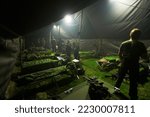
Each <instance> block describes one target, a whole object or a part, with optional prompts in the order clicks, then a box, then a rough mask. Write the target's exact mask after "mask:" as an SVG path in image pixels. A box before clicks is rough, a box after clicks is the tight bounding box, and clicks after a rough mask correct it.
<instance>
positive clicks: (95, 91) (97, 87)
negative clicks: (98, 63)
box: [87, 77, 111, 100]
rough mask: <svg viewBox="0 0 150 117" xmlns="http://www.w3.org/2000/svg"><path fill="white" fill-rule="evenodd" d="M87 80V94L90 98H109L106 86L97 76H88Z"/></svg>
mask: <svg viewBox="0 0 150 117" xmlns="http://www.w3.org/2000/svg"><path fill="white" fill-rule="evenodd" d="M87 80H88V82H89V83H90V86H89V90H88V94H89V96H90V99H92V100H105V99H109V97H110V96H111V95H110V92H109V91H108V88H107V87H105V86H103V84H104V83H103V82H99V81H98V80H97V78H95V77H94V78H88V79H87Z"/></svg>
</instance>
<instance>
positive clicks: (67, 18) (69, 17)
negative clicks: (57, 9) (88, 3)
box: [65, 15, 72, 24]
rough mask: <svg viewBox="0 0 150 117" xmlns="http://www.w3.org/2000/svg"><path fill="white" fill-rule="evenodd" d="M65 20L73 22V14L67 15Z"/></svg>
mask: <svg viewBox="0 0 150 117" xmlns="http://www.w3.org/2000/svg"><path fill="white" fill-rule="evenodd" d="M65 22H66V23H68V24H69V23H71V22H72V17H71V15H66V16H65Z"/></svg>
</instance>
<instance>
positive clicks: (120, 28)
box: [26, 0, 150, 44]
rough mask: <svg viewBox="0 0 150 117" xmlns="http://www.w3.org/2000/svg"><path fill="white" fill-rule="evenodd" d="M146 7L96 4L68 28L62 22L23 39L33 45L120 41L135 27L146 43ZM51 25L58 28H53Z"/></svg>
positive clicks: (137, 2) (138, 2) (130, 0)
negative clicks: (50, 40)
mask: <svg viewBox="0 0 150 117" xmlns="http://www.w3.org/2000/svg"><path fill="white" fill-rule="evenodd" d="M149 6H150V1H149V0H116V1H115V0H98V1H97V2H95V3H94V4H92V5H90V6H88V7H86V8H84V9H82V10H80V11H78V12H76V13H74V14H72V15H71V17H72V18H73V21H72V22H71V23H70V24H67V23H66V22H65V18H62V19H60V20H59V21H57V22H55V23H53V24H51V25H49V26H47V27H45V28H43V29H40V30H38V31H35V32H34V33H30V34H28V35H26V41H27V42H28V44H31V40H35V41H36V39H37V38H43V37H44V38H46V39H47V38H55V39H57V40H58V39H109V40H119V41H120V40H121V41H123V40H127V39H128V38H129V32H130V30H131V29H132V28H135V27H137V28H139V29H141V31H142V37H141V39H142V40H149V39H150V35H149V33H150V8H149ZM54 25H56V26H57V28H54V27H53V26H54ZM58 26H59V28H58ZM50 34H51V35H50ZM37 35H38V36H37ZM35 37H36V38H35ZM33 38H34V39H33Z"/></svg>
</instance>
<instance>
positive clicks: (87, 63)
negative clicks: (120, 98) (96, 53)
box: [81, 58, 150, 100]
mask: <svg viewBox="0 0 150 117" xmlns="http://www.w3.org/2000/svg"><path fill="white" fill-rule="evenodd" d="M97 60H98V59H96V58H88V59H87V58H86V59H84V58H82V60H81V61H82V64H83V67H84V69H85V74H86V75H87V76H89V77H93V76H96V77H97V78H98V79H100V80H101V81H104V82H107V83H109V84H111V85H112V86H114V84H115V82H116V81H115V80H113V79H112V78H111V77H105V75H107V76H108V75H111V74H112V73H116V72H117V70H112V71H110V72H102V71H100V70H99V69H98V65H97V63H96V61H97ZM148 79H150V78H148ZM128 90H129V82H128V81H126V82H125V81H124V82H123V83H122V85H121V92H122V93H123V94H124V95H125V96H127V97H128ZM149 92H150V81H149V82H147V83H146V84H145V85H143V86H142V85H139V86H138V95H139V99H140V100H149V99H150V93H149Z"/></svg>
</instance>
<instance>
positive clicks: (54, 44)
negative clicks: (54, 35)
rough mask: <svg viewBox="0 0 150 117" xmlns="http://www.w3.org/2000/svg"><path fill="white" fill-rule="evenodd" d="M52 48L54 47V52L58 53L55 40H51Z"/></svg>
mask: <svg viewBox="0 0 150 117" xmlns="http://www.w3.org/2000/svg"><path fill="white" fill-rule="evenodd" d="M51 46H52V51H53V52H56V40H55V39H52V40H51Z"/></svg>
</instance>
